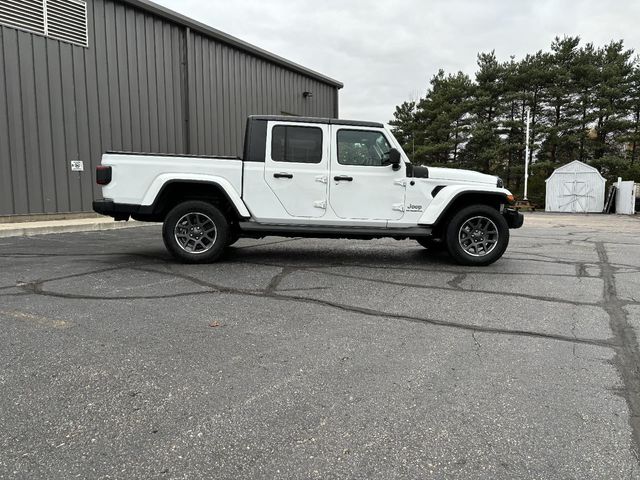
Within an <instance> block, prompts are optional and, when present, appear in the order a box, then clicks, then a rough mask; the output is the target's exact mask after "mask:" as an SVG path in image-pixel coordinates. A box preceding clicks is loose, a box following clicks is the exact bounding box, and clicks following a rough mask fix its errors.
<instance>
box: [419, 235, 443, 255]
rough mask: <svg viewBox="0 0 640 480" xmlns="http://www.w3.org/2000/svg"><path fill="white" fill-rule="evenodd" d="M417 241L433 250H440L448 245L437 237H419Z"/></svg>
mask: <svg viewBox="0 0 640 480" xmlns="http://www.w3.org/2000/svg"><path fill="white" fill-rule="evenodd" d="M416 242H418V243H419V244H420V245H422V246H423V247H424V248H426V249H427V250H429V251H432V252H439V251H441V250H444V249H445V248H446V245H445V243H444V242H443V241H442V240H439V239H435V238H433V237H418V238H416Z"/></svg>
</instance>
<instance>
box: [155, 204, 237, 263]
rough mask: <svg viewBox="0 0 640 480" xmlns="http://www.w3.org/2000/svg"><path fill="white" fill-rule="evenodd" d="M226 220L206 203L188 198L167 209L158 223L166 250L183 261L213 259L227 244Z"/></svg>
mask: <svg viewBox="0 0 640 480" xmlns="http://www.w3.org/2000/svg"><path fill="white" fill-rule="evenodd" d="M228 236H229V222H227V219H226V218H225V217H224V215H223V214H222V213H221V212H220V210H218V209H217V208H216V207H214V206H213V205H211V204H210V203H207V202H201V201H188V202H184V203H181V204H179V205H178V206H176V207H175V208H174V209H173V210H171V211H170V212H169V214H168V215H167V217H166V218H165V220H164V225H163V226H162V239H163V240H164V244H165V246H166V247H167V250H169V252H171V253H172V254H173V256H174V257H176V258H177V259H179V260H181V261H183V262H186V263H209V262H215V261H216V260H217V259H218V258H219V257H220V255H222V252H223V251H224V248H225V247H226V246H227V244H228Z"/></svg>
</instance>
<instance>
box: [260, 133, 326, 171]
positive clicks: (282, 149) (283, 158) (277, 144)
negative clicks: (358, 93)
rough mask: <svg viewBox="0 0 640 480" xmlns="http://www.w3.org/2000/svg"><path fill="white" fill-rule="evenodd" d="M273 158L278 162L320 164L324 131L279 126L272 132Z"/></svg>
mask: <svg viewBox="0 0 640 480" xmlns="http://www.w3.org/2000/svg"><path fill="white" fill-rule="evenodd" d="M271 158H272V159H273V160H274V161H276V162H291V163H320V162H321V161H322V130H321V129H319V128H314V127H294V126H289V125H277V126H275V127H273V130H272V132H271Z"/></svg>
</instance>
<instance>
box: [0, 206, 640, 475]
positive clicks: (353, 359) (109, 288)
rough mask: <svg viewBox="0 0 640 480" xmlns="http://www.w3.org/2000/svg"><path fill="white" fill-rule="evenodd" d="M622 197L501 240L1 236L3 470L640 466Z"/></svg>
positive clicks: (636, 257)
mask: <svg viewBox="0 0 640 480" xmlns="http://www.w3.org/2000/svg"><path fill="white" fill-rule="evenodd" d="M639 234H640V219H638V218H629V217H616V216H601V215H591V216H571V215H550V214H529V215H527V218H526V221H525V227H524V228H523V229H521V230H517V231H512V240H511V245H510V247H509V249H508V251H507V253H506V255H505V257H504V258H503V259H502V260H500V261H498V262H497V263H496V264H494V265H492V266H489V267H484V268H483V267H481V268H471V267H460V266H456V265H454V264H452V263H451V261H450V260H449V259H448V257H447V256H446V255H444V254H434V253H430V252H428V251H426V250H424V249H423V248H422V247H420V246H419V245H418V244H417V243H416V242H413V241H395V240H376V241H368V242H367V241H347V240H342V241H339V240H306V239H281V238H268V239H264V240H261V241H255V240H241V241H240V242H238V244H236V246H235V247H233V248H230V249H229V252H228V253H227V254H226V256H225V257H224V259H223V260H222V261H221V262H220V263H218V264H214V265H205V266H190V265H181V264H177V263H175V262H174V261H173V260H172V259H171V258H170V257H169V256H168V254H167V253H166V252H165V250H164V247H163V245H162V240H161V237H160V229H159V227H158V226H155V225H154V226H148V227H140V228H135V229H127V230H119V231H108V232H90V233H74V234H61V235H46V236H38V237H21V238H11V239H2V240H0V272H2V273H1V275H0V321H1V322H2V328H1V329H0V349H1V351H2V355H1V357H0V359H1V361H2V368H1V370H0V393H1V395H0V478H47V479H52V478H74V477H79V478H127V479H130V478H218V479H223V478H229V479H240V478H283V479H284V478H292V479H293V478H295V479H300V478H322V479H328V478H363V479H365V478H366V479H370V478H447V479H449V478H474V479H479V478H485V479H501V478H505V479H512V478H538V479H542V478H563V479H569V478H575V479H604V478H612V479H624V478H640V467H639V464H638V452H639V447H640V376H639V369H640V351H639V348H638V337H640V333H639V332H638V329H640V235H639Z"/></svg>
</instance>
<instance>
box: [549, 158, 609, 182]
mask: <svg viewBox="0 0 640 480" xmlns="http://www.w3.org/2000/svg"><path fill="white" fill-rule="evenodd" d="M556 173H560V174H562V173H595V174H597V175H598V176H599V177H600V178H601V179H602V180H604V177H603V176H602V175H601V174H600V171H599V170H598V169H597V168H595V167H592V166H591V165H587V164H586V163H584V162H581V161H580V160H574V161H573V162H569V163H567V164H566V165H562V166H561V167H558V168H556V169H555V170H554V171H553V173H552V174H551V175H550V176H549V178H547V179H546V180H545V181H547V182H548V181H549V180H551V177H553V176H554V175H555V174H556Z"/></svg>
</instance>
